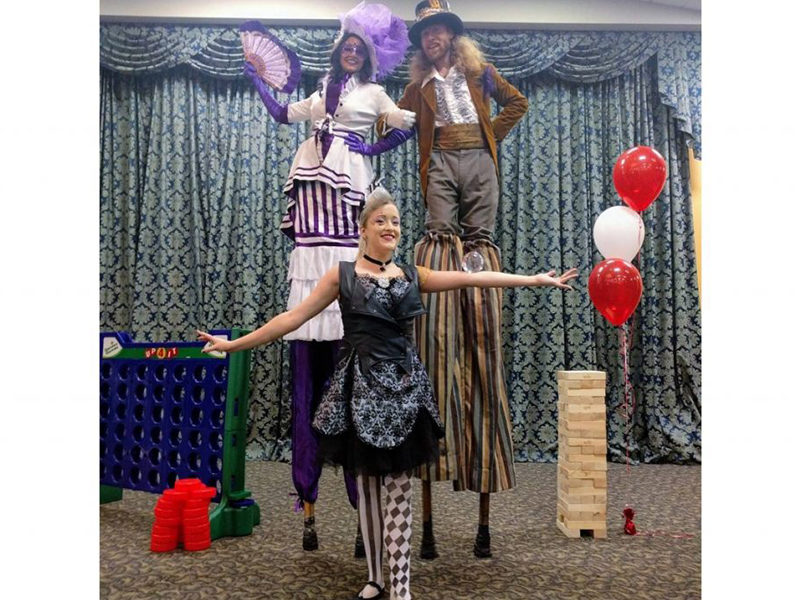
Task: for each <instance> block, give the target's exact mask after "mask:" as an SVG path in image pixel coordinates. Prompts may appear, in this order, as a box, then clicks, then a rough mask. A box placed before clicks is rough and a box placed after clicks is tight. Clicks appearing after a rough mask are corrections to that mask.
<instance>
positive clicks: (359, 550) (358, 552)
mask: <svg viewBox="0 0 800 600" xmlns="http://www.w3.org/2000/svg"><path fill="white" fill-rule="evenodd" d="M353 556H354V557H356V558H364V557H366V556H367V551H366V550H365V549H364V538H363V537H362V536H361V527H359V528H358V530H357V531H356V549H355V552H354V553H353Z"/></svg>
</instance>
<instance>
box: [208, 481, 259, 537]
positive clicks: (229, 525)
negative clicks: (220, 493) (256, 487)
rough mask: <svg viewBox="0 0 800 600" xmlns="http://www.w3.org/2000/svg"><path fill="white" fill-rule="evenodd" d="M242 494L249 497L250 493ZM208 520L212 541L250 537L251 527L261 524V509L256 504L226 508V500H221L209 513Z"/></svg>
mask: <svg viewBox="0 0 800 600" xmlns="http://www.w3.org/2000/svg"><path fill="white" fill-rule="evenodd" d="M244 493H245V494H246V495H247V496H249V495H250V492H247V491H244ZM238 494H242V492H239V493H238ZM209 520H210V521H211V539H212V540H216V539H218V538H221V537H227V536H237V535H250V534H251V533H253V527H254V526H255V525H258V524H259V523H260V522H261V509H259V507H258V504H251V505H249V506H243V507H241V508H233V507H231V506H228V505H227V500H226V499H225V498H223V500H222V502H220V504H219V505H218V506H217V507H216V508H215V509H214V510H213V511H212V512H211V515H210V516H209Z"/></svg>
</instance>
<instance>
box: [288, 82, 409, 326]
mask: <svg viewBox="0 0 800 600" xmlns="http://www.w3.org/2000/svg"><path fill="white" fill-rule="evenodd" d="M398 110H399V109H398V108H397V106H396V105H395V103H394V102H393V101H392V99H391V98H389V96H388V95H387V94H386V92H385V91H384V89H383V87H382V86H380V85H378V84H376V83H362V82H360V81H358V79H357V78H354V77H350V78H348V79H347V80H346V81H345V82H344V83H343V84H337V83H334V82H330V81H328V80H327V79H325V80H323V85H322V90H321V91H317V92H315V93H314V94H312V95H311V96H309V97H308V98H306V99H305V100H302V101H300V102H295V103H294V104H290V105H289V106H288V107H287V118H288V121H289V122H290V123H297V122H300V121H307V120H310V121H311V122H312V123H313V131H314V135H313V136H312V137H310V138H308V139H307V140H305V141H304V142H303V143H302V144H301V145H300V148H299V149H298V151H297V154H295V157H294V161H293V163H292V166H291V168H290V170H289V176H288V178H287V180H286V184H285V186H284V192H285V193H286V194H287V196H288V197H289V204H288V206H287V209H286V213H285V215H284V217H283V220H282V222H281V230H282V231H283V232H284V233H285V234H286V235H288V236H289V237H290V238H292V239H293V240H294V242H295V248H294V250H293V251H292V253H291V256H290V258H289V270H288V279H289V281H290V291H289V300H288V303H287V308H289V309H291V308H293V307H295V306H297V305H298V304H299V303H300V302H302V301H303V300H304V299H305V298H307V297H308V296H309V294H311V292H312V290H313V289H314V288H315V287H316V285H317V283H318V282H319V280H320V279H321V278H322V276H323V275H324V274H325V273H326V272H327V271H328V270H329V269H331V268H332V267H334V266H336V265H337V264H338V263H339V262H340V261H352V260H355V256H356V252H357V249H358V217H359V214H360V213H361V208H362V207H363V206H364V201H365V200H366V197H367V195H368V194H369V193H370V192H371V191H372V190H371V186H372V184H373V178H374V174H373V171H372V165H371V164H370V158H369V157H368V156H364V155H363V154H358V153H357V152H351V151H350V149H349V148H348V147H347V145H346V144H345V143H344V138H345V137H347V134H348V133H349V132H353V133H356V134H357V135H360V136H361V137H363V138H365V139H366V138H368V136H369V131H370V129H371V128H372V126H373V125H374V124H375V122H376V121H377V119H378V117H379V116H380V115H382V114H391V113H393V112H397V111H398ZM343 335H344V330H343V328H342V321H341V313H340V311H339V306H338V304H337V303H336V302H333V303H331V304H330V305H329V306H327V307H326V308H325V310H323V311H322V312H321V313H320V314H319V315H317V316H316V317H314V318H313V319H311V320H310V321H307V322H306V323H304V324H303V325H302V326H301V327H299V328H298V329H296V330H295V331H293V332H291V333H289V334H287V335H286V336H285V337H284V339H286V340H316V341H326V340H339V339H341V338H342V336H343Z"/></svg>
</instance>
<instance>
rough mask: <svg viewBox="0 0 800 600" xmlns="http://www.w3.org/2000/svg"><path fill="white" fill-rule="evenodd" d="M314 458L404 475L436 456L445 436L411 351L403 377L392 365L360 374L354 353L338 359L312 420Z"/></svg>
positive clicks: (347, 467) (367, 470)
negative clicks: (315, 445)
mask: <svg viewBox="0 0 800 600" xmlns="http://www.w3.org/2000/svg"><path fill="white" fill-rule="evenodd" d="M313 425H314V428H315V429H316V430H317V432H318V433H319V434H320V435H319V437H320V443H319V451H318V460H319V462H321V463H327V464H334V465H340V466H342V467H343V468H344V469H345V470H346V471H348V472H351V473H363V474H368V475H384V474H387V473H397V472H400V471H407V470H410V469H413V468H414V467H417V466H419V465H423V464H426V463H429V462H432V461H435V460H436V459H437V458H438V456H439V439H440V438H441V437H443V435H444V429H443V427H442V423H441V420H440V419H439V414H438V408H437V406H436V404H435V402H434V399H433V391H432V389H431V385H430V381H429V380H428V375H427V373H425V369H424V367H423V366H422V363H421V362H420V360H419V357H418V355H417V354H416V352H414V354H413V356H412V368H411V372H410V373H406V372H405V370H404V369H403V367H402V366H401V365H399V364H397V363H393V362H383V363H377V364H375V365H373V367H372V369H371V370H370V371H369V372H367V373H364V372H362V370H361V365H360V361H359V360H358V356H357V355H356V353H355V352H354V351H350V352H349V353H347V354H346V355H345V356H343V357H342V358H341V360H340V361H339V363H338V364H337V366H336V370H335V372H334V375H333V377H332V378H331V382H330V385H329V387H328V389H327V390H326V392H325V395H324V396H323V398H322V400H321V402H320V405H319V407H318V409H317V412H316V414H315V416H314V422H313Z"/></svg>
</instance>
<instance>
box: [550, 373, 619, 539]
mask: <svg viewBox="0 0 800 600" xmlns="http://www.w3.org/2000/svg"><path fill="white" fill-rule="evenodd" d="M557 376H558V507H557V516H556V525H557V526H558V528H559V529H560V530H561V531H563V532H564V535H566V536H567V537H580V536H581V534H584V535H587V534H588V535H592V536H593V537H595V538H604V537H606V533H607V529H606V502H607V498H608V496H607V487H608V479H607V477H606V474H607V464H606V374H605V373H604V372H603V371H558V373H557Z"/></svg>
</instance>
